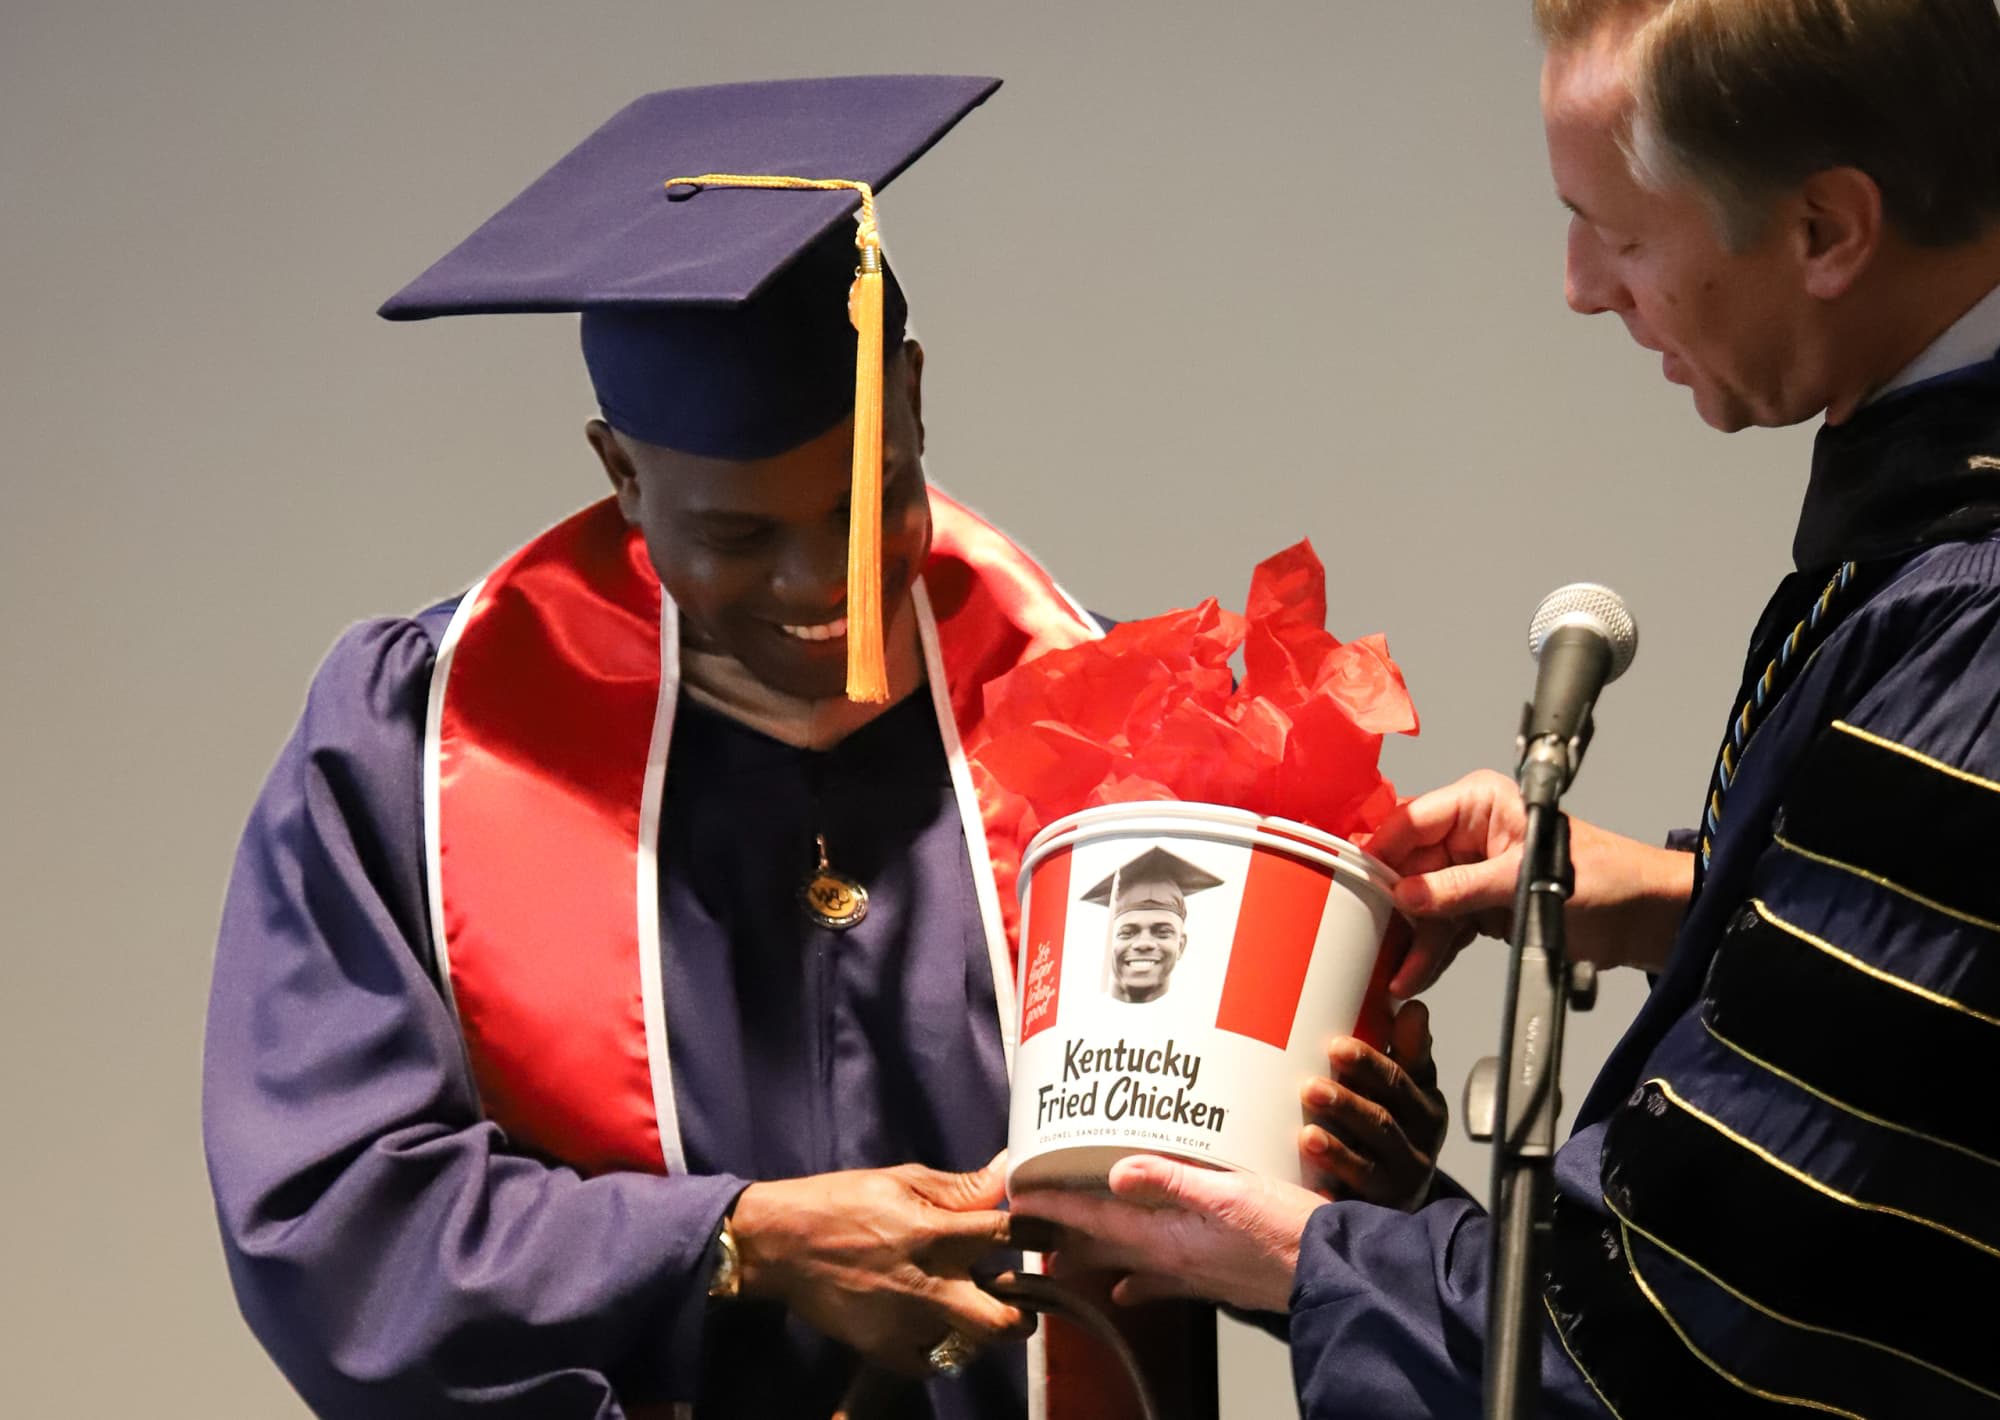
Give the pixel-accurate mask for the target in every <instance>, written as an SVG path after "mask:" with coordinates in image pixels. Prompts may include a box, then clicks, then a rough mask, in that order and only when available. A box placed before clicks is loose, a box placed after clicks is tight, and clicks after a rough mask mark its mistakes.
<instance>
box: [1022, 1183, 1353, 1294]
mask: <svg viewBox="0 0 2000 1420" xmlns="http://www.w3.org/2000/svg"><path fill="white" fill-rule="evenodd" d="M1111 1194H1112V1196H1111V1197H1109V1198H1100V1197H1096V1196H1093V1195H1090V1194H1084V1193H1072V1192H1068V1191H1065V1190H1059V1189H1052V1188H1050V1189H1036V1190H1033V1191H1031V1192H1025V1193H1021V1194H1018V1195H1017V1196H1016V1197H1015V1199H1014V1211H1015V1212H1016V1213H1018V1214H1021V1215H1022V1216H1024V1217H1035V1218H1046V1219H1048V1220H1049V1221H1050V1222H1052V1223H1055V1224H1058V1225H1059V1226H1060V1227H1061V1228H1062V1229H1063V1235H1062V1240H1061V1243H1060V1245H1059V1246H1058V1247H1057V1249H1056V1252H1055V1254H1054V1257H1053V1260H1052V1270H1053V1271H1054V1273H1055V1274H1056V1275H1057V1276H1061V1275H1063V1274H1065V1273H1070V1272H1094V1271H1099V1270H1102V1269H1110V1270H1112V1271H1117V1272H1122V1273H1124V1274H1125V1276H1123V1277H1121V1278H1120V1279H1119V1280H1118V1283H1117V1285H1116V1286H1115V1287H1113V1288H1112V1291H1111V1296H1112V1299H1113V1300H1114V1301H1118V1302H1122V1303H1126V1304H1132V1303H1137V1302H1148V1301H1154V1300H1157V1299H1158V1298H1161V1297H1205V1298H1207V1299H1208V1300H1210V1301H1217V1302H1227V1303H1228V1304H1230V1305H1231V1306H1237V1307H1247V1308H1249V1309H1251V1310H1253V1311H1267V1312H1282V1311H1284V1310H1285V1308H1286V1307H1287V1306H1288V1305H1289V1304H1290V1301H1291V1295H1292V1273H1293V1272H1294V1271H1295V1270H1296V1269H1297V1267H1298V1262H1299V1239H1300V1238H1301V1237H1302V1236H1304V1234H1305V1230H1306V1220H1307V1219H1308V1218H1310V1217H1312V1214H1313V1210H1314V1209H1316V1208H1319V1207H1321V1206H1322V1205H1323V1204H1324V1203H1325V1202H1326V1200H1325V1199H1323V1198H1321V1197H1320V1196H1319V1195H1318V1194H1316V1193H1312V1192H1310V1191H1308V1190H1306V1189H1303V1188H1300V1187H1298V1186H1297V1185H1296V1184H1290V1183H1279V1182H1277V1181H1276V1180H1275V1179H1270V1178H1266V1177H1264V1176H1263V1175H1261V1174H1251V1173H1224V1172H1222V1171H1220V1170H1217V1169H1207V1168H1202V1167H1201V1166H1199V1165H1197V1164H1184V1163H1180V1162H1178V1161H1176V1160H1173V1159H1162V1158H1157V1157H1155V1156H1153V1155H1151V1154H1136V1155H1134V1156H1132V1157H1131V1158H1126V1159H1120V1160H1119V1161H1118V1162H1117V1163H1115V1164H1113V1165H1112V1166H1111Z"/></svg>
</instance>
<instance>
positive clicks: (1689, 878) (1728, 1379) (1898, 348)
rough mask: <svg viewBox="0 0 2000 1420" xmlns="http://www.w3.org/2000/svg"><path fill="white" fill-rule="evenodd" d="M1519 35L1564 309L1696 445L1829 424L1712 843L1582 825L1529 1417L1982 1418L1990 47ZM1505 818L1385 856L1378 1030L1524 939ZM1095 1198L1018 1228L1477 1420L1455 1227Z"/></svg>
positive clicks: (1304, 1210) (1391, 1399)
mask: <svg viewBox="0 0 2000 1420" xmlns="http://www.w3.org/2000/svg"><path fill="white" fill-rule="evenodd" d="M1535 16H1536V22H1537V25H1538V27H1539V29H1540V31H1541V34H1542V37H1543V39H1544V41H1545V43H1546V45H1547V56H1546V62H1545V65H1544V68H1543V75H1542V113H1543V118H1544V122H1545V126H1546V130H1547V138H1548V150H1549V159H1550V165H1551V168H1552V170H1553V173H1554V177H1555V183H1556V190H1557V194H1558V196H1559V198H1560V199H1561V201H1562V202H1563V204H1564V205H1565V206H1566V207H1567V208H1568V209H1569V211H1570V213H1571V221H1570V231H1569V253H1568V273H1567V296H1568V300H1569V303H1570V305H1571V306H1572V307H1574V308H1575V309H1576V310H1578V311H1580V312H1583V313H1585V314H1604V313H1610V314H1614V315H1616V316H1618V318H1619V319H1620V320H1621V321H1623V323H1624V324H1625V326H1626V329H1627V330H1628V331H1629V332H1630V334H1631V335H1632V338H1633V340H1634V341H1635V342H1636V343H1637V344H1639V345H1640V346H1642V347H1643V348H1645V349H1647V350H1651V351H1655V352H1658V353H1659V354H1660V356H1661V360H1662V369H1663V373H1664V375H1665V377H1666V378H1667V379H1668V380H1670V381H1673V382H1674V383H1676V384H1680V385H1683V386H1685V387H1686V388H1687V389H1688V390H1689V391H1690V393H1691V394H1692V396H1693V401H1694V405H1695V409H1696V411H1697V412H1698V413H1699V414H1700V416H1701V417H1702V418H1703V419H1704V420H1705V421H1707V422H1708V423H1709V424H1711V425H1712V426H1714V427H1716V428H1717V429H1721V430H1725V431H1728V430H1735V429H1741V428H1744V427H1747V426H1751V425H1763V426H1776V425H1785V424H1793V423H1797V422H1799V421H1802V420H1805V419H1809V418H1812V417H1814V416H1816V415H1822V414H1823V415H1824V416H1825V423H1824V426H1823V427H1822V428H1821V430H1820V432H1819V436H1818V440H1817V443H1816V445H1815V448H1814V454H1813V466H1812V471H1811V477H1810V479H1809V481H1808V484H1807V488H1806V495H1805V502H1804V506H1803V508H1802V510H1801V514H1800V519H1799V523H1798V527H1797V530H1796V532H1795V534H1794V538H1793V555H1794V560H1795V563H1796V567H1797V570H1796V571H1795V572H1794V573H1792V574H1791V575H1790V576H1788V577H1787V578H1786V579H1785V580H1784V582H1783V583H1782V584H1781V585H1780V586H1779V588H1778V590H1777V592H1776V593H1775V595H1774V596H1773V597H1772V599H1771V602H1770V604H1769V606H1768V607H1767V608H1766V609H1765V611H1764V613H1763V615H1762V616H1761V617H1760V618H1759V620H1758V622H1757V625H1756V629H1755V631H1754V633H1753V635H1752V638H1751V643H1750V650H1749V655H1748V658H1747V660H1746V662H1745V666H1746V673H1745V677H1744V683H1743V686H1742V689H1741V691H1740V692H1739V695H1738V697H1737V699H1736V701H1735V702H1734V703H1733V704H1732V705H1731V706H1730V707H1729V717H1728V722H1727V724H1728V737H1727V739H1726V741H1725V743H1724V745H1723V748H1722V750H1721V752H1720V755H1719V757H1718V763H1717V767H1716V769H1715V771H1714V774H1713V776H1712V777H1711V779H1710V781H1709V784H1708V786H1707V788H1706V790H1705V791H1704V793H1703V795H1702V798H1701V800H1700V810H1701V816H1700V831H1699V834H1698V837H1697V840H1696V842H1695V843H1694V845H1693V851H1692V852H1686V851H1678V852H1677V851H1670V850H1667V849H1662V848H1655V847H1652V846H1650V845H1648V844H1646V843H1642V842H1639V841H1635V840H1633V839H1629V838H1623V837H1620V836H1618V835H1616V834H1612V833H1609V832H1607V831H1605V830H1603V829H1599V828H1594V827H1592V826H1590V825H1588V824H1584V823H1580V822H1579V823H1576V824H1575V836H1574V840H1573V848H1574V856H1575V864H1576V893H1575V896H1574V897H1573V898H1572V899H1571V900H1570V902H1569V904H1568V933H1569V937H1568V940H1569V943H1570V946H1571V949H1572V950H1573V951H1574V952H1575V954H1576V955H1578V956H1579V957H1582V958H1585V959H1589V960H1594V961H1596V962H1598V963H1600V964H1602V965H1608V966H1631V967H1641V968H1644V969H1646V970H1648V971H1650V972H1654V973H1656V974H1657V982H1656V984H1655V986H1654V989H1653V991H1652V993H1651V996H1650V998H1649V999H1648V1001H1647V1002H1646V1005H1645V1007H1644V1008H1643V1009H1642V1010H1641V1012H1640V1014H1639V1016H1638V1018H1637V1019H1636V1020H1635V1021H1634V1022H1633V1024H1632V1026H1631V1027H1630V1029H1629V1030H1628V1031H1627V1033H1626V1035H1625V1037H1624V1039H1623V1040H1622V1041H1621V1042H1620V1044H1619V1045H1618V1047H1617V1049H1616V1050H1615V1051H1614V1053H1613V1054H1612V1056H1611V1058H1610V1060H1609V1061H1608V1062H1607V1064H1606V1066H1605V1068H1604V1070H1603V1072H1602V1074H1601V1075H1600V1076H1599V1078H1598V1080H1597V1082H1596V1084H1595V1086H1594V1087H1593V1088H1592V1090H1591V1092H1590V1094H1589V1096H1588V1098H1586V1099H1585V1100H1584V1102H1583V1105H1582V1107H1581V1110H1580V1111H1579V1114H1578V1117H1577V1125H1576V1130H1575V1132H1574V1134H1573V1135H1572V1137H1571V1139H1570V1140H1569V1142H1568V1143H1567V1145H1566V1146H1565V1147H1564V1148H1563V1150H1562V1151H1561V1153H1560V1154H1559V1155H1558V1157H1557V1160H1556V1177H1557V1187H1558V1190H1559V1196H1558V1199H1557V1201H1556V1206H1555V1211H1554V1216H1553V1219H1552V1220H1551V1224H1550V1226H1551V1231H1550V1233H1549V1239H1548V1246H1547V1257H1548V1266H1547V1275H1546V1278H1545V1284H1544V1287H1543V1289H1542V1295H1541V1296H1540V1297H1539V1298H1538V1299H1537V1307H1538V1309H1539V1311H1540V1312H1541V1315H1540V1316H1539V1318H1538V1320H1539V1321H1540V1322H1541V1323H1542V1325H1541V1343H1542V1344H1541V1354H1540V1382H1541V1395H1542V1401H1541V1407H1542V1408H1541V1413H1542V1414H1544V1415H1548V1416H1585V1415H1591V1416H1597V1415H1604V1414H1612V1415H1616V1416H1621V1417H1624V1420H1641V1417H1653V1416H1658V1417H1677V1418H1678V1417H1686V1416H1690V1415H1729V1416H1765V1415H1769V1416H1773V1417H1777V1416H1796V1415H1798V1414H1801V1413H1803V1412H1807V1411H1810V1412H1816V1413H1821V1414H1832V1415H1843V1416H1873V1417H1888V1416H1897V1417H1900V1416H1926V1417H1928V1416H1940V1417H1941V1416H1954V1417H1956V1416H1972V1415H1994V1414H2000V1352H1996V1350H1995V1348H1994V1347H1993V1345H1992V1338H1991V1335H1990V1330H1991V1329H1990V1327H1988V1326H1987V1325H1986V1324H1985V1320H1984V1319H1985V1317H1986V1316H1987V1315H1988V1306H1987V1302H1986V1299H1988V1298H1990V1297H1991V1296H1992V1289H1993V1286H1994V1284H1995V1283H1996V1282H2000V1270H1996V1262H1995V1259H1996V1258H2000V1187H1996V1182H2000V1126H1996V1123H1995V1121H1996V1119H2000V1114H1996V1111H1995V1110H1994V1109H1993V1107H1992V1102H1991V1099H1990V1097H1989V1084H1990V1081H1991V1080H1992V1079H1993V1078H1994V1077H1995V1073H1996V1070H2000V887H1996V884H2000V875H1996V874H1995V873H1994V871H1993V868H1992V851H1993V845H1994V844H1995V843H1996V842H2000V731H1996V729H1995V721H1996V716H1997V715H2000V532H1996V529H2000V124H1996V123H1995V122H1994V120H1993V115H1994V114H1995V113H1996V112H2000V11H1996V7H1995V6H1994V4H1993V0H1844V3H1839V4H1835V3H1829V2H1828V0H1537V3H1536V5H1535ZM1718 516H1726V510H1718ZM1718 653H1719V654H1730V655H1733V654H1734V651H1733V648H1731V647H1728V646H1726V645H1724V644H1722V643H1720V642H1719V643H1718ZM1690 802H1691V804H1692V803H1693V798H1692V794H1691V796H1690ZM1522 825H1523V815H1522V809H1521V804H1520V798H1519V796H1518V794H1517V793H1516V792H1515V790H1514V787H1513V785H1512V784H1511V782H1510V781H1508V780H1506V779H1504V778H1502V777H1501V776H1499V775H1495V774H1490V773H1487V774H1479V775H1474V776H1472V777H1470V778H1468V779H1465V780H1462V781H1460V782H1459V783H1457V784H1454V785H1451V786H1449V787H1447V788H1444V789H1441V790H1438V791H1436V792H1434V793H1431V794H1426V795H1423V796H1421V797H1419V798H1417V799H1416V800H1414V801H1413V802H1411V803H1409V804H1408V805H1406V806H1405V807H1404V808H1403V809H1402V810H1401V812H1400V813H1399V814H1398V815H1397V816H1396V817H1394V818H1392V819H1391V820H1390V821H1389V822H1388V823H1387V824H1385V825H1384V827H1383V829H1382V831H1381V832H1380V834H1379V835H1378V836H1377V837H1376V838H1375V840H1374V841H1373V842H1372V843H1371V844H1370V845H1369V846H1370V848H1371V849H1372V850H1373V851H1374V852H1375V853H1377V854H1378V855H1380V856H1381V857H1383V858H1384V859H1385V860H1387V861H1388V862H1390V863H1391V864H1392V865H1394V866H1396V867H1398V868H1400V869H1402V870H1403V871H1404V872H1405V873H1407V874H1409V876H1407V877H1405V878H1404V880H1403V882H1402V883H1401V885H1400V887H1399V888H1398V891H1397V897H1398V901H1399V903H1400V905H1401V906H1402V907H1403V908H1404V909H1405V910H1407V911H1409V912H1412V913H1414V914H1416V915H1418V917H1419V918H1420V921H1421V926H1420V930H1419V933H1418V941H1417V945H1416V948H1415V950H1414V951H1413V953H1412V955H1411V957H1410V959H1409V960H1408V961H1407V962H1406V963H1405V965H1404V967H1403V969H1402V971H1401V974H1400V976H1399V978H1398V980H1397V981H1396V982H1395V983H1394V985H1393V988H1392V989H1394V990H1395V991H1396V992H1397V993H1398V994H1405V995H1406V994H1409V993H1411V992H1414V991H1417V990H1421V989H1422V988H1423V987H1424V986H1426V985H1427V984H1429V982H1430V981H1431V980H1432V979H1434V978H1435V976H1436V974H1437V973H1438V972H1439V971H1441V970H1443V969H1444V968H1445V966H1446V965H1447V963H1448V962H1449V961H1450V959H1451V957H1452V955H1453V954H1454V953H1455V952H1456V951H1457V950H1458V949H1459V948H1460V947H1461V946H1463V945H1464V943H1465V942H1466V941H1468V940H1469V939H1470V938H1471V936H1472V935H1473V934H1474V933H1475V931H1484V932H1487V933H1490V934H1503V933H1504V932H1505V929H1506V914H1507V911H1508V908H1509V903H1510V901H1511V895H1512V891H1513V884H1514V880H1515V875H1516V871H1517V868H1518V865H1519V856H1520V855H1519V845H1520V840H1521V835H1522ZM1112 1187H1113V1189H1114V1190H1115V1191H1116V1192H1117V1193H1119V1194H1120V1195H1122V1197H1123V1199H1124V1200H1126V1201H1123V1202H1105V1203H1099V1202H1096V1201H1094V1200H1079V1199H1072V1198H1063V1197H1054V1196H1049V1197H1042V1196H1039V1195H1038V1196H1036V1197H1034V1198H1030V1199H1024V1200H1017V1209H1019V1210H1021V1211H1029V1210H1032V1211H1036V1212H1039V1213H1042V1214H1044V1215H1046V1216H1048V1217H1051V1218H1056V1219H1059V1220H1061V1221H1063V1222H1065V1223H1067V1224H1070V1225H1072V1226H1073V1227H1074V1228H1075V1229H1076V1230H1077V1238H1076V1240H1075V1241H1073V1242H1072V1243H1071V1244H1069V1245H1068V1246H1067V1251H1068V1252H1069V1253H1070V1254H1072V1256H1073V1257H1075V1258H1077V1259H1080V1260H1081V1259H1094V1260H1097V1261H1100V1262H1110V1263H1114V1264H1117V1265H1122V1266H1124V1267H1126V1268H1128V1269H1131V1270H1132V1272H1133V1275H1132V1276H1131V1277H1129V1278H1128V1279H1127V1280H1126V1282H1124V1283H1123V1284H1121V1285H1122V1287H1123V1289H1124V1293H1125V1295H1128V1296H1134V1297H1138V1296H1157V1295H1167V1294H1199V1295H1207V1296H1214V1297H1219V1298H1222V1299H1225V1300H1228V1301H1232V1302H1235V1303H1237V1304H1239V1305H1243V1306H1249V1307H1261V1308H1267V1309H1271V1310H1280V1309H1285V1308H1287V1307H1289V1311H1290V1318H1291V1320H1290V1326H1291V1339H1292V1352H1293V1362H1294V1370H1295V1376H1296V1379H1297V1382H1298V1387H1299V1392H1300V1396H1301V1400H1302V1404H1303V1408H1304V1411H1305V1413H1306V1414H1307V1415H1308V1416H1309V1417H1318V1416H1335V1415H1338V1416H1341V1417H1344V1418H1345V1420H1383V1418H1384V1417H1411V1420H1414V1417H1418V1416H1423V1417H1460V1416H1473V1415H1477V1414H1478V1413H1480V1375H1481V1368H1482V1364H1483V1360H1484V1348H1483V1333H1484V1331H1485V1311H1486V1303H1487V1291H1488V1276H1487V1263H1486V1259H1487V1256H1488V1252H1487V1248H1488V1240H1489V1236H1490V1233H1489V1229H1490V1224H1489V1221H1488V1219H1487V1217H1486V1216H1485V1214H1484V1213H1483V1212H1482V1211H1481V1210H1480V1209H1479V1208H1478V1207H1477V1206H1476V1205H1475V1204H1473V1203H1472V1202H1471V1201H1470V1200H1466V1199H1444V1200H1441V1201H1437V1202H1434V1203H1432V1204H1431V1205H1429V1206H1428V1207H1426V1208H1424V1209H1422V1210H1421V1211H1420V1212H1418V1213H1417V1214H1415V1215H1408V1216H1406V1215H1398V1214H1391V1213H1388V1212H1386V1211H1384V1210H1381V1209H1378V1208H1371V1207H1368V1206H1367V1205H1365V1204H1359V1203H1346V1202H1342V1203H1335V1204H1332V1205H1324V1204H1322V1203H1321V1202H1320V1201H1319V1200H1318V1199H1315V1198H1313V1197H1312V1196H1311V1195H1309V1194H1306V1193H1304V1192H1303V1191H1302V1190H1297V1189H1291V1188H1287V1187H1285V1186H1282V1185H1278V1184H1272V1183H1268V1182H1264V1181H1260V1180H1250V1179H1242V1178H1237V1177H1224V1176H1221V1175H1215V1174H1208V1173H1203V1172H1201V1171H1198V1170H1194V1169H1189V1168H1186V1167H1184V1166H1181V1165H1178V1164H1171V1163H1169V1162H1167V1161H1165V1160H1127V1161H1125V1162H1124V1163H1122V1164H1121V1165H1119V1167H1118V1170H1117V1171H1116V1172H1114V1175H1113V1178H1112ZM1134 1203H1142V1204H1145V1205H1148V1206H1146V1207H1134V1206H1133V1204H1134ZM1085 1234H1088V1235H1090V1236H1091V1237H1093V1238H1094V1241H1093V1242H1085V1241H1083V1240H1082V1239H1083V1236H1084V1235H1085ZM1968 1299H1970V1300H1968Z"/></svg>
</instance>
